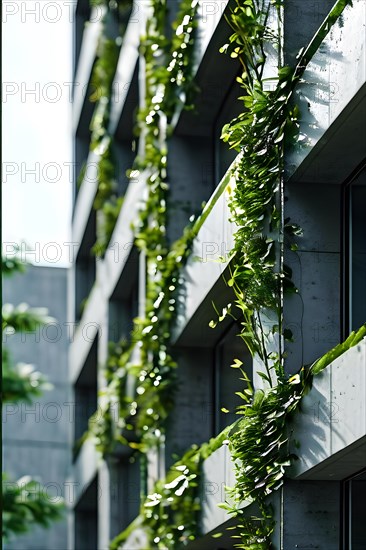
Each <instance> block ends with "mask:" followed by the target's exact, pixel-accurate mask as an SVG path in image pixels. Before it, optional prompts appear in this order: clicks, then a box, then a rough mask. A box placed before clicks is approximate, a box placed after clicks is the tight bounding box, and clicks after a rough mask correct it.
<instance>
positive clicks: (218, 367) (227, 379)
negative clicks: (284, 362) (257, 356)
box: [214, 323, 252, 434]
mask: <svg viewBox="0 0 366 550" xmlns="http://www.w3.org/2000/svg"><path fill="white" fill-rule="evenodd" d="M239 332H240V325H239V324H238V323H234V324H233V325H232V326H231V327H230V329H229V330H228V331H227V332H226V334H225V335H224V336H223V338H222V339H221V340H220V342H219V343H218V344H217V346H216V349H215V372H214V392H215V397H214V432H215V434H217V433H219V432H220V431H221V430H223V429H224V428H225V427H226V426H228V425H229V424H232V423H233V422H234V421H235V420H237V419H238V416H237V414H236V413H235V411H236V408H237V407H238V406H239V405H244V401H243V399H242V398H240V397H239V396H238V395H236V393H235V392H238V391H239V392H242V391H243V389H245V388H246V387H247V385H246V383H245V382H244V381H243V380H240V378H242V373H241V371H240V369H238V368H232V367H231V365H232V364H233V363H234V359H239V360H240V361H242V363H243V364H242V365H241V368H242V369H243V370H244V371H245V372H246V374H247V375H248V377H249V379H250V380H252V358H251V355H250V353H249V351H248V349H247V347H246V346H245V344H244V342H243V340H242V338H241V337H240V336H238V334H239ZM221 409H226V410H228V411H229V412H228V413H225V412H223V411H222V410H221Z"/></svg>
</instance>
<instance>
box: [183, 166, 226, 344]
mask: <svg viewBox="0 0 366 550" xmlns="http://www.w3.org/2000/svg"><path fill="white" fill-rule="evenodd" d="M228 174H229V171H228V173H227V175H226V176H225V178H224V179H223V181H222V184H224V192H222V193H221V195H220V196H219V197H218V198H217V200H216V202H215V204H214V205H213V207H212V209H211V211H210V212H209V214H208V216H207V218H206V219H205V220H204V222H203V224H202V226H201V228H200V229H199V231H198V234H197V237H196V238H195V239H194V241H193V246H192V252H191V255H190V257H189V259H188V261H187V264H186V266H185V268H184V269H183V270H182V277H183V280H184V283H183V289H182V294H183V295H184V300H183V299H181V300H180V301H181V305H180V307H179V310H178V316H177V321H176V325H175V327H174V330H173V338H172V340H173V342H174V343H177V342H178V340H179V339H180V338H181V335H182V333H183V331H184V330H185V329H186V327H187V326H188V324H189V323H190V321H191V319H192V317H193V316H194V315H195V314H196V312H197V310H198V309H199V307H200V306H201V304H202V302H203V301H204V300H205V298H206V297H207V295H208V294H209V293H210V291H211V289H212V288H213V287H214V285H215V284H216V283H217V282H220V279H222V275H223V273H224V271H225V269H226V268H227V266H228V264H229V261H228V258H227V256H228V254H229V252H230V251H231V250H232V248H233V244H234V238H233V235H234V231H235V226H234V224H232V223H230V221H229V218H230V209H229V205H228V200H229V196H228V193H227V191H226V187H227V185H228V184H229V177H228ZM222 184H220V186H221V185H222ZM214 198H215V196H214V195H213V196H212V197H211V201H212V199H214ZM207 207H208V208H210V202H209V203H208V204H207ZM207 207H206V208H207ZM223 258H225V260H223ZM223 285H224V283H223ZM220 293H221V294H222V292H221V291H220ZM209 314H210V313H209ZM211 315H212V317H213V316H214V310H213V309H212V312H211ZM206 324H207V323H206Z"/></svg>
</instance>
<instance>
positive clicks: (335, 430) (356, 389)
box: [292, 339, 366, 480]
mask: <svg viewBox="0 0 366 550" xmlns="http://www.w3.org/2000/svg"><path fill="white" fill-rule="evenodd" d="M365 395H366V339H364V340H363V341H362V342H361V343H360V344H358V345H357V346H355V347H354V348H351V349H350V350H348V351H347V352H346V353H344V354H343V355H342V356H341V357H339V358H338V359H337V360H336V361H334V363H332V364H331V365H329V367H327V368H326V369H325V370H324V371H323V372H322V373H321V374H319V375H318V376H316V377H315V378H314V383H313V388H312V390H311V391H310V393H309V394H308V395H307V396H306V397H305V398H304V399H303V402H302V413H301V414H299V415H297V417H296V418H295V421H294V438H295V439H296V440H298V441H299V443H300V449H299V450H295V451H294V452H295V453H296V454H298V455H299V460H298V461H297V462H296V463H295V464H294V466H293V469H292V475H293V476H294V477H296V478H299V477H301V479H324V480H327V479H328V480H329V479H333V480H336V479H343V478H345V477H347V476H349V475H351V474H353V473H354V472H356V471H358V470H360V469H361V468H363V467H364V466H365V457H366V403H365Z"/></svg>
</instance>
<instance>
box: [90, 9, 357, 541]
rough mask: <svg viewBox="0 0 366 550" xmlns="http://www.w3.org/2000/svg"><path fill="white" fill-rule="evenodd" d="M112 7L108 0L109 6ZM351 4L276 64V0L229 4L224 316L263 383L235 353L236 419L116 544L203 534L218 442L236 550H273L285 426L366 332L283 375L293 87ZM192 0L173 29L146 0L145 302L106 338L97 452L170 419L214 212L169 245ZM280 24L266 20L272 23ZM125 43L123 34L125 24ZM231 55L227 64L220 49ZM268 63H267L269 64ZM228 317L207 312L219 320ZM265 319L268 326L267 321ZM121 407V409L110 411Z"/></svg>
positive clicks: (103, 64) (106, 231) (291, 240)
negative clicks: (207, 468) (124, 334)
mask: <svg viewBox="0 0 366 550" xmlns="http://www.w3.org/2000/svg"><path fill="white" fill-rule="evenodd" d="M112 4H113V5H112ZM349 4H351V2H350V1H347V0H338V1H337V2H336V3H335V4H334V7H333V9H332V11H331V12H330V13H329V15H328V16H327V17H326V19H325V21H324V22H323V24H322V25H321V26H320V28H319V30H318V31H317V33H316V34H315V36H314V37H313V39H312V41H311V42H310V44H309V46H308V47H307V48H306V49H305V50H303V51H301V52H300V54H299V55H298V57H297V62H296V65H295V66H293V67H287V66H284V65H283V62H282V59H283V51H282V40H283V37H282V30H283V21H282V16H283V10H284V9H286V6H285V2H284V1H283V0H273V1H268V2H267V1H263V2H262V1H257V0H243V1H242V2H240V1H239V0H237V2H236V3H235V4H234V5H233V7H232V10H231V12H230V15H229V17H228V24H229V25H230V26H231V28H232V34H231V36H230V39H229V41H228V43H227V44H224V45H223V46H222V48H221V52H222V53H223V54H226V55H228V56H230V57H231V58H232V59H234V60H237V62H238V63H239V66H240V68H241V74H240V76H239V77H238V78H237V82H238V83H239V85H240V87H241V90H242V95H241V97H240V98H239V101H241V103H242V112H241V114H240V115H239V116H238V117H237V118H235V119H234V120H232V121H230V122H228V123H227V124H226V125H225V126H224V128H223V129H222V136H221V137H222V140H223V141H224V142H225V143H227V145H228V147H230V148H231V149H234V150H235V151H237V152H238V155H237V158H236V161H235V163H234V164H233V165H232V168H231V173H230V178H229V179H230V184H229V185H226V184H225V186H224V187H222V189H221V188H220V190H224V189H225V188H226V190H227V191H228V192H229V195H230V199H229V206H230V213H231V214H230V215H231V218H230V221H231V223H232V224H234V227H235V235H234V248H233V250H232V251H230V255H229V256H230V258H231V261H230V278H229V280H228V281H227V284H228V286H229V287H230V288H231V289H232V292H233V296H234V303H235V310H234V308H231V307H230V306H228V307H227V308H225V310H224V312H226V315H234V314H235V316H236V317H237V318H238V319H239V321H240V324H241V330H240V334H239V336H240V337H241V338H242V340H243V341H244V343H245V345H246V346H247V348H248V350H249V351H250V353H251V355H252V356H253V358H254V359H255V362H256V364H260V365H262V367H261V369H260V371H259V372H257V373H256V376H257V378H258V379H261V380H262V387H257V388H254V387H253V384H252V382H251V381H250V380H249V378H248V377H247V375H246V374H245V372H244V369H242V362H241V360H240V358H237V359H236V360H235V362H234V364H233V365H232V367H233V368H237V369H238V374H239V375H238V392H237V393H238V395H239V396H240V397H241V398H242V400H243V403H242V405H241V406H239V408H238V410H237V413H238V420H237V421H236V422H235V423H234V424H233V425H232V426H229V427H228V428H226V429H225V430H224V431H223V432H222V433H221V434H219V435H218V436H217V437H216V438H214V439H213V440H211V441H210V442H209V443H206V444H204V445H202V446H201V447H198V446H193V447H192V448H191V449H189V450H188V451H187V452H186V454H185V455H184V456H183V457H182V458H181V459H180V460H178V461H177V462H176V463H175V464H174V465H173V466H172V467H171V468H170V470H169V471H168V473H167V477H166V479H165V480H159V481H158V482H157V483H156V485H155V487H154V490H153V492H152V493H150V494H149V495H147V496H146V499H145V500H144V501H143V502H142V505H141V510H140V515H139V516H138V517H137V518H136V520H135V521H134V522H133V523H132V524H131V525H130V526H129V527H128V528H127V529H126V530H125V531H124V532H123V533H121V534H120V535H119V536H118V537H117V538H116V539H115V540H114V541H113V542H112V543H111V548H112V549H117V548H120V547H122V546H123V543H124V542H125V541H126V540H127V539H128V537H129V536H130V535H131V533H132V532H133V531H134V530H135V529H143V530H144V532H145V534H146V537H147V539H148V541H149V548H162V549H163V548H164V549H166V548H169V549H170V548H171V549H176V548H179V547H180V546H181V545H182V546H184V545H185V544H187V543H188V542H189V541H191V540H194V539H195V538H197V537H198V536H200V530H199V529H200V527H199V526H200V520H199V517H200V516H199V514H200V491H201V481H202V479H201V474H202V463H203V461H204V460H205V459H206V458H207V457H209V456H210V455H211V454H212V453H213V452H214V451H215V450H217V449H218V448H219V447H221V446H222V445H223V444H224V442H225V444H228V446H229V450H230V453H231V457H232V460H233V464H234V468H235V479H236V481H235V485H234V486H233V487H232V488H230V489H229V490H228V492H227V494H228V501H227V502H225V503H222V507H223V508H224V509H226V510H227V512H228V513H229V514H231V516H232V517H234V518H236V530H235V537H237V538H236V539H235V543H236V547H237V548H243V549H253V550H254V549H268V548H271V547H272V542H271V541H272V538H273V532H274V528H275V521H274V513H273V509H272V506H271V505H270V504H269V499H268V497H269V496H270V495H271V494H272V493H273V492H274V491H276V490H278V489H279V488H280V487H281V485H282V484H283V479H284V476H285V472H286V469H287V468H288V467H289V466H290V464H291V463H292V460H293V459H294V458H295V457H294V456H293V454H292V451H291V445H290V434H291V429H290V424H291V422H292V419H293V416H294V414H295V413H296V411H298V410H299V405H300V403H301V399H302V397H303V396H304V395H305V394H306V393H307V392H308V391H309V390H310V389H311V385H312V379H313V377H314V376H315V375H317V374H319V372H321V371H322V370H323V369H324V368H325V367H326V366H328V365H329V364H330V363H331V362H332V361H333V360H334V359H335V358H337V357H338V356H339V355H341V354H342V353H344V352H345V351H346V350H347V349H349V348H350V347H352V346H354V345H356V344H357V343H358V342H360V340H361V339H362V338H363V337H364V336H365V334H366V325H364V326H363V327H361V329H360V330H359V331H358V332H356V333H352V334H351V335H350V336H349V338H348V339H347V340H346V341H345V342H344V343H343V344H339V345H337V346H336V347H335V348H333V349H332V350H331V351H330V352H328V353H327V354H326V355H325V356H324V357H322V358H320V359H319V360H317V361H316V362H315V363H313V364H312V365H304V366H303V365H299V368H298V372H297V374H295V375H292V376H289V375H287V374H286V372H285V368H284V364H285V353H284V341H285V340H286V339H291V336H292V335H291V333H290V331H289V330H286V329H284V322H283V303H284V296H285V295H286V293H291V292H297V290H296V288H295V286H294V284H293V282H292V280H291V270H290V269H289V267H288V266H286V265H285V264H284V251H285V248H286V247H287V248H290V249H293V250H294V249H296V237H298V236H300V235H301V229H300V228H299V227H298V226H297V225H296V224H294V223H292V221H291V220H287V219H286V220H285V219H284V152H285V150H287V148H289V147H291V146H292V145H293V143H294V142H296V140H297V134H298V129H299V124H298V121H297V118H298V108H297V106H296V104H295V101H294V91H295V89H296V86H297V84H298V83H299V81H300V79H301V77H302V75H303V73H304V71H305V69H306V67H307V65H308V63H309V61H310V60H311V58H312V57H313V55H314V53H315V52H316V51H317V50H318V48H319V46H320V45H321V42H322V41H323V40H324V38H325V36H326V35H327V33H328V32H329V31H330V29H331V27H332V25H333V24H334V23H335V22H336V21H337V19H338V18H339V17H340V15H341V14H342V12H343V10H344V8H345V7H346V6H347V5H349ZM198 6H199V4H198V1H197V0H181V2H180V4H179V7H178V10H177V14H176V16H175V21H174V23H173V24H172V27H171V29H170V30H169V31H168V32H167V28H168V25H167V21H168V2H167V0H152V1H151V7H150V10H151V11H150V13H149V16H148V18H147V24H146V33H145V35H144V36H142V37H141V42H140V71H141V70H142V69H141V67H142V68H143V71H144V73H143V82H144V87H145V93H144V98H143V101H141V102H140V108H139V110H138V113H137V134H138V137H139V152H138V155H137V157H136V160H135V162H134V164H133V166H132V167H131V170H130V171H129V172H128V176H129V177H130V178H131V182H130V185H133V181H132V180H133V178H136V177H139V178H142V179H143V180H144V181H145V182H146V187H147V197H146V200H145V201H144V204H143V208H142V209H141V211H140V215H139V219H138V222H137V223H136V224H135V227H134V232H135V242H134V245H135V247H136V248H137V249H138V251H139V252H140V256H141V258H143V259H144V261H145V264H146V273H147V278H146V304H145V308H144V312H141V311H140V314H139V317H138V318H136V319H135V320H134V327H133V330H132V333H131V338H130V340H129V342H127V343H126V342H123V343H119V344H117V345H114V346H111V349H110V355H109V360H108V362H107V365H106V367H105V377H106V380H107V386H106V388H105V389H104V390H103V391H102V394H101V406H102V412H103V414H102V416H101V415H100V411H98V415H97V417H93V418H92V419H91V421H90V423H89V430H90V433H89V435H90V436H91V437H93V438H94V441H95V443H96V446H97V448H98V449H99V450H100V451H101V453H102V454H103V455H107V454H108V453H110V452H112V451H113V449H114V447H115V446H116V445H117V444H118V445H127V446H130V447H131V448H132V449H134V450H136V452H139V453H141V454H142V455H145V454H146V453H147V452H148V451H150V450H151V449H158V448H159V446H160V445H161V444H162V443H163V442H164V437H165V421H166V419H167V417H168V415H169V413H170V411H171V410H172V408H173V407H174V389H175V388H176V370H177V368H179V366H178V365H177V363H176V361H175V359H174V353H173V352H172V350H171V346H170V338H171V330H172V327H173V325H174V323H175V321H176V315H177V299H178V295H179V291H180V284H181V271H182V267H183V266H184V264H185V262H186V260H187V258H188V257H189V254H190V251H191V244H192V241H193V239H194V238H195V236H196V235H197V233H198V231H199V229H200V227H201V226H202V223H203V219H205V218H206V217H207V215H208V209H207V208H206V209H204V211H203V212H202V214H201V216H200V217H199V218H198V219H197V220H196V221H194V218H193V217H192V218H191V219H190V223H189V224H188V225H187V228H186V229H185V231H184V232H183V235H182V237H181V238H180V239H179V240H178V241H176V242H174V243H170V242H169V239H168V236H167V223H168V208H167V204H168V199H169V173H168V159H169V139H170V137H171V135H172V133H173V131H174V124H175V122H174V120H175V115H176V114H177V113H178V112H179V111H180V110H181V109H183V108H192V107H193V104H194V95H195V93H197V89H196V86H195V81H194V76H195V75H194V61H195V60H194V55H195V39H196V33H197V26H198V15H197V14H198ZM130 8H131V6H130V5H128V4H127V3H119V4H118V3H112V2H110V3H106V15H105V18H106V21H107V19H108V17H109V16H110V11H111V10H112V11H113V10H117V9H124V10H126V9H130ZM274 21H275V22H276V24H273V22H274ZM107 27H108V25H107V24H105V25H104V27H103V29H104V30H103V32H102V36H101V39H100V47H99V51H98V59H97V61H96V64H95V68H94V83H95V88H96V90H97V91H98V93H95V94H94V95H93V97H92V99H93V100H94V101H96V109H95V113H94V117H93V121H92V127H91V131H92V144H91V149H92V150H93V151H94V152H96V154H98V155H99V172H98V177H99V182H98V190H97V193H96V198H95V203H94V204H95V208H96V209H97V210H98V212H102V218H103V221H102V222H101V225H100V226H99V236H98V240H97V243H96V245H95V247H94V250H95V252H96V253H97V254H100V255H103V254H104V253H105V251H106V249H107V247H108V243H109V240H110V238H111V235H112V232H113V229H114V225H115V222H116V219H117V217H118V214H119V211H120V208H121V204H122V201H123V198H122V197H118V193H117V186H116V176H117V175H116V169H115V163H114V159H113V155H112V137H111V136H110V135H109V133H108V120H109V108H110V101H111V99H110V98H111V89H112V82H113V78H114V74H115V71H116V66H117V62H118V54H119V49H120V46H121V40H118V39H117V40H116V39H111V38H110V37H108V34H107V31H106V29H107ZM122 41H123V33H122ZM270 50H271V51H272V52H273V51H274V52H276V55H277V61H276V64H277V74H275V75H273V74H271V75H270V76H271V80H272V81H274V80H275V85H274V86H273V87H272V88H271V89H268V87H267V86H266V83H267V79H268V75H267V72H266V71H268V66H269V61H271V63H273V54H272V59H271V60H269V54H268V52H269V51H270ZM228 62H231V63H232V62H233V61H230V60H229V59H228ZM272 72H273V71H272ZM224 317H225V314H223V315H222V316H221V317H219V318H218V319H213V320H212V321H211V323H210V326H211V327H212V328H213V329H214V328H215V326H216V325H217V323H219V322H220V321H222V320H223V319H224ZM269 319H270V322H268V320H269ZM116 403H118V418H117V419H116V418H115V417H114V414H113V412H114V410H115V404H116ZM244 502H246V503H250V502H255V503H256V505H257V507H258V509H259V513H258V514H257V515H256V516H255V517H254V516H253V517H251V516H250V515H249V516H248V510H247V507H246V506H245V507H243V503H244Z"/></svg>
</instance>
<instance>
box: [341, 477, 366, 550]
mask: <svg viewBox="0 0 366 550" xmlns="http://www.w3.org/2000/svg"><path fill="white" fill-rule="evenodd" d="M343 492H344V496H343V498H344V526H345V530H344V545H343V546H344V548H345V549H347V550H365V548H366V470H363V472H361V473H359V474H357V475H355V476H353V477H352V478H350V479H348V480H346V481H345V482H344V483H343Z"/></svg>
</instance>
